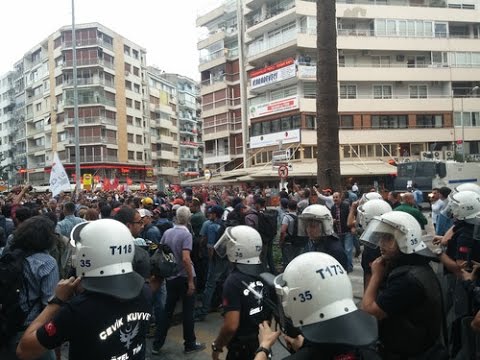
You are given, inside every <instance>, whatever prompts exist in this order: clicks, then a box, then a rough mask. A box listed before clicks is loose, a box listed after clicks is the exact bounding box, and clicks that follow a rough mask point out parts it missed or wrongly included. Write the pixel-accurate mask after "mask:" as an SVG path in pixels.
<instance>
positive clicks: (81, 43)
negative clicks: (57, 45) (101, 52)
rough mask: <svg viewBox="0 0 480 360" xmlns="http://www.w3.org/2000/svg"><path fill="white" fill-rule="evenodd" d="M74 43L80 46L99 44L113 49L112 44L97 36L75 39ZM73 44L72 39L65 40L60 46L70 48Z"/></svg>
mask: <svg viewBox="0 0 480 360" xmlns="http://www.w3.org/2000/svg"><path fill="white" fill-rule="evenodd" d="M76 43H77V46H78V47H82V46H91V45H100V46H102V47H104V48H106V49H109V50H113V45H112V44H110V43H107V42H105V41H103V40H102V39H99V38H87V39H76ZM72 45H73V41H72V40H65V41H64V42H63V44H62V48H64V49H65V48H71V47H72Z"/></svg>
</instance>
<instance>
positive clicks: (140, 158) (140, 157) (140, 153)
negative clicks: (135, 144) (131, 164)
mask: <svg viewBox="0 0 480 360" xmlns="http://www.w3.org/2000/svg"><path fill="white" fill-rule="evenodd" d="M137 160H139V161H141V160H143V152H141V151H137Z"/></svg>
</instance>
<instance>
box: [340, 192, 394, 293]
mask: <svg viewBox="0 0 480 360" xmlns="http://www.w3.org/2000/svg"><path fill="white" fill-rule="evenodd" d="M367 194H374V193H367ZM390 211H392V207H391V206H390V204H389V203H387V202H386V201H385V200H383V199H373V200H366V201H364V202H363V204H360V205H359V202H355V203H354V204H352V206H351V208H350V213H349V214H348V226H354V225H355V227H356V228H357V230H358V232H360V233H361V232H363V231H364V230H365V229H366V228H367V225H368V223H369V222H370V221H371V220H372V219H373V218H374V217H375V216H380V215H383V214H385V213H387V212H390ZM355 212H356V214H355ZM355 217H356V218H355ZM379 256H380V250H379V249H378V248H373V247H370V246H365V248H364V249H363V253H362V261H361V264H362V269H363V288H364V289H366V288H367V285H368V282H369V281H370V277H371V276H372V269H371V268H370V264H371V263H372V262H373V261H374V260H375V259H376V258H378V257H379Z"/></svg>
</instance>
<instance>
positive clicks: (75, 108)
mask: <svg viewBox="0 0 480 360" xmlns="http://www.w3.org/2000/svg"><path fill="white" fill-rule="evenodd" d="M72 52H73V54H72V61H73V123H74V126H75V179H76V187H75V188H76V191H77V194H78V193H80V191H81V185H80V177H81V173H80V130H79V128H78V89H77V34H76V33H75V0H72Z"/></svg>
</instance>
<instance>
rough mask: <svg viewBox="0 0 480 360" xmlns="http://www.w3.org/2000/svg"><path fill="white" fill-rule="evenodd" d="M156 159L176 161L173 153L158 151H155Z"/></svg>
mask: <svg viewBox="0 0 480 360" xmlns="http://www.w3.org/2000/svg"><path fill="white" fill-rule="evenodd" d="M157 159H162V160H176V156H175V154H174V153H173V151H168V150H159V151H157Z"/></svg>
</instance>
